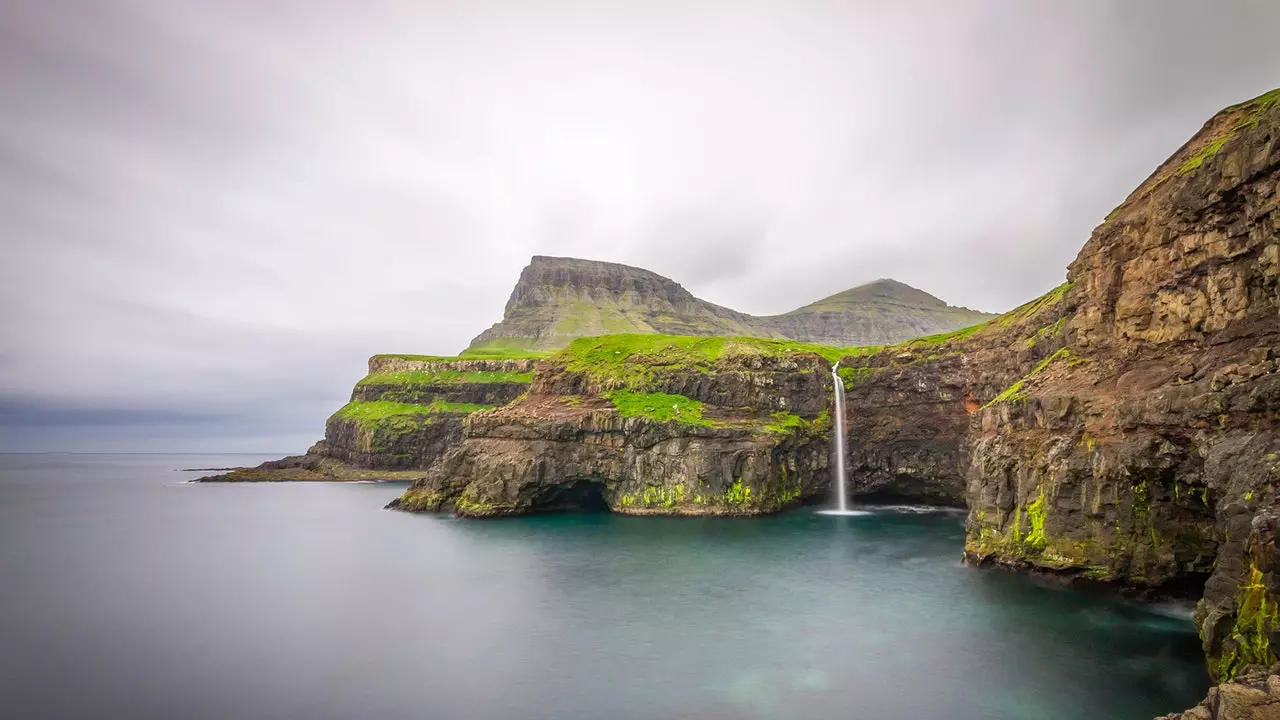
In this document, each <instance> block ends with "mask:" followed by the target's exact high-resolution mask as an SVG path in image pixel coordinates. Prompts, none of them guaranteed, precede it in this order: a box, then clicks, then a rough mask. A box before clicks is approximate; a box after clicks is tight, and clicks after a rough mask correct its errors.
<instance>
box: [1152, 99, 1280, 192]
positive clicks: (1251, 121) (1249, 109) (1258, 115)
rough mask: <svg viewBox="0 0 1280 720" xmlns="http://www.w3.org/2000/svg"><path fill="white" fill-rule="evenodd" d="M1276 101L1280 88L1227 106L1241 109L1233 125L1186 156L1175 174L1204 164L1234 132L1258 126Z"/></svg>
mask: <svg viewBox="0 0 1280 720" xmlns="http://www.w3.org/2000/svg"><path fill="white" fill-rule="evenodd" d="M1277 102H1280V88H1277V89H1275V90H1272V91H1271V92H1269V93H1265V94H1263V95H1260V96H1259V97H1256V98H1254V99H1252V100H1250V101H1248V102H1245V103H1241V104H1239V105H1235V106H1232V107H1231V108H1228V109H1229V110H1239V111H1241V113H1240V118H1239V119H1238V120H1237V121H1236V123H1235V125H1232V126H1231V127H1230V128H1228V129H1227V130H1226V131H1225V132H1224V133H1223V134H1222V135H1221V136H1219V137H1216V138H1214V139H1213V140H1212V141H1210V142H1209V144H1207V145H1205V146H1204V147H1202V148H1200V151H1199V152H1197V153H1196V154H1195V155H1192V156H1191V157H1190V158H1188V159H1187V161H1186V162H1184V163H1182V165H1181V166H1179V167H1178V171H1177V174H1178V175H1186V174H1187V173H1190V172H1193V171H1194V170H1196V169H1197V168H1199V167H1200V166H1201V165H1204V163H1205V161H1206V160H1208V159H1209V158H1211V157H1213V156H1214V155H1217V154H1218V153H1219V152H1221V150H1222V148H1223V146H1224V145H1226V144H1227V143H1228V142H1229V141H1230V140H1231V138H1233V137H1235V136H1236V133H1238V132H1240V131H1241V130H1244V129H1246V128H1248V129H1253V128H1256V127H1258V123H1259V122H1261V121H1262V116H1263V115H1264V114H1265V113H1266V112H1267V110H1269V109H1270V108H1271V106H1272V105H1275V104H1276V103H1277Z"/></svg>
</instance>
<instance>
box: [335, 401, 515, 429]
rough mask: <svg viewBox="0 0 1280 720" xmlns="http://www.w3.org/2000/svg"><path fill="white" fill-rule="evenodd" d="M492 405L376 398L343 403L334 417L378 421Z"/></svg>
mask: <svg viewBox="0 0 1280 720" xmlns="http://www.w3.org/2000/svg"><path fill="white" fill-rule="evenodd" d="M493 407H494V406H492V405H477V404H475V403H453V402H445V401H443V400H436V401H434V402H432V403H431V404H430V405H416V404H414V403H399V402H390V401H388V400H374V401H372V402H359V401H352V402H349V403H347V404H346V405H343V406H342V407H341V408H340V409H339V410H338V411H337V412H336V413H334V414H333V416H334V417H338V418H343V419H346V420H354V421H356V422H359V423H377V422H380V421H383V420H387V419H390V418H394V417H401V416H408V415H439V414H450V413H470V412H475V411H476V410H490V409H492V408H493Z"/></svg>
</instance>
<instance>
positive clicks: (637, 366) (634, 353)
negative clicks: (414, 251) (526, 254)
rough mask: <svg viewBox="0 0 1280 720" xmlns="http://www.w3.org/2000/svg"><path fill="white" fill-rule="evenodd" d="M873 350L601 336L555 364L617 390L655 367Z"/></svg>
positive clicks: (635, 384) (636, 383) (870, 349)
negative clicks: (745, 357) (607, 380)
mask: <svg viewBox="0 0 1280 720" xmlns="http://www.w3.org/2000/svg"><path fill="white" fill-rule="evenodd" d="M879 349H880V347H878V346H866V347H848V348H840V347H834V346H831V345H815V344H812V343H802V342H795V341H792V340H770V339H765V338H751V337H705V336H698V335H640V334H625V335H603V336H600V337H589V338H578V339H576V340H574V341H573V342H571V343H569V344H568V345H567V346H565V348H564V349H563V350H561V351H560V353H559V354H558V355H557V356H556V359H558V360H561V361H563V362H564V363H565V366H566V367H567V368H568V369H569V370H571V371H574V372H581V373H586V374H591V375H595V376H598V377H608V378H612V379H613V380H615V381H616V383H617V386H619V387H629V388H643V387H644V386H645V382H646V381H647V380H648V378H649V373H650V372H651V371H652V370H653V369H656V368H662V367H679V368H682V369H694V370H704V371H709V370H711V369H712V368H713V366H714V365H715V363H716V361H718V360H720V359H721V358H723V357H725V356H729V355H755V356H760V357H784V356H786V355H788V354H791V353H815V354H817V355H820V356H821V357H822V358H824V359H825V360H826V361H827V362H831V363H834V362H836V361H837V360H839V359H840V358H842V357H849V356H858V355H868V354H871V353H874V352H876V351H877V350H879Z"/></svg>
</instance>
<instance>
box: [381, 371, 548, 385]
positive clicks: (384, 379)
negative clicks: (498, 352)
mask: <svg viewBox="0 0 1280 720" xmlns="http://www.w3.org/2000/svg"><path fill="white" fill-rule="evenodd" d="M531 382H533V371H532V370H530V371H528V372H505V371H492V372H489V371H479V370H477V371H467V370H440V371H438V372H422V371H418V370H405V371H403V372H378V373H370V374H368V375H367V376H365V377H364V379H362V380H361V381H360V382H359V383H357V385H405V386H408V385H420V386H438V385H462V384H465V383H476V384H495V383H522V384H528V383H531Z"/></svg>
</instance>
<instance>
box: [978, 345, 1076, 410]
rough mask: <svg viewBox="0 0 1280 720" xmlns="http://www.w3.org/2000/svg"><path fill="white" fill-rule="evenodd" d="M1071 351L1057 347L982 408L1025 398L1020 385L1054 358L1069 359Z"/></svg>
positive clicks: (1049, 363) (1051, 362)
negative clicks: (1056, 349) (1055, 350)
mask: <svg viewBox="0 0 1280 720" xmlns="http://www.w3.org/2000/svg"><path fill="white" fill-rule="evenodd" d="M1071 357H1072V356H1071V351H1070V350H1068V349H1066V348H1059V349H1058V351H1057V352H1055V353H1054V354H1052V355H1050V356H1049V357H1047V358H1045V359H1044V360H1041V361H1040V364H1038V365H1036V366H1035V369H1033V370H1032V371H1031V372H1029V373H1027V374H1026V375H1024V376H1023V377H1021V378H1019V379H1018V381H1017V382H1015V383H1014V384H1012V385H1010V386H1009V387H1007V388H1005V389H1004V391H1003V392H1001V393H1000V394H999V395H997V396H995V397H994V398H992V400H991V402H989V403H987V404H986V405H983V407H984V408H988V407H991V406H992V405H995V404H996V403H1002V402H1010V401H1018V400H1026V399H1027V396H1026V394H1025V393H1023V392H1022V386H1023V385H1024V384H1025V383H1026V382H1027V381H1028V380H1030V379H1031V378H1033V377H1035V376H1036V375H1039V374H1040V372H1041V371H1042V370H1044V369H1045V368H1047V367H1049V365H1051V364H1053V362H1054V361H1055V360H1068V361H1070V360H1071Z"/></svg>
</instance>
